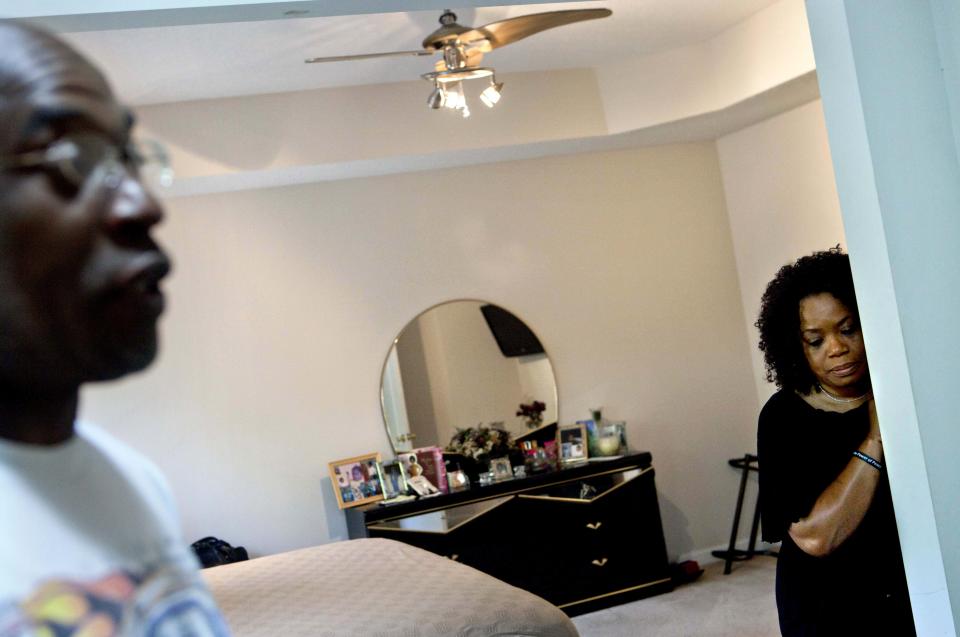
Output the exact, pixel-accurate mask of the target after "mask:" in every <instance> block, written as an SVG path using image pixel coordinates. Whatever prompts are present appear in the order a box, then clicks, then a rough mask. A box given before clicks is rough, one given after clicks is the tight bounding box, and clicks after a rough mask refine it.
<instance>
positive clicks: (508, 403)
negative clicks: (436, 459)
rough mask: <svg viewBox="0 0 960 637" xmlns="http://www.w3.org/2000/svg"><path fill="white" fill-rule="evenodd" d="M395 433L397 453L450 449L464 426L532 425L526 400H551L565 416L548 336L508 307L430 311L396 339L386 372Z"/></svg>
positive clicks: (546, 420) (477, 304) (387, 417)
mask: <svg viewBox="0 0 960 637" xmlns="http://www.w3.org/2000/svg"><path fill="white" fill-rule="evenodd" d="M380 399H381V406H382V408H383V419H384V422H385V423H386V427H387V435H388V436H389V437H390V443H391V444H392V445H393V450H394V452H395V453H400V452H401V451H409V450H411V449H414V448H417V447H430V446H439V447H445V446H446V445H447V443H449V442H450V439H451V438H452V437H453V435H454V434H455V433H456V431H457V429H464V428H466V427H476V426H477V425H478V424H483V425H485V426H489V425H490V424H491V423H495V422H500V423H503V427H504V428H505V429H506V430H507V431H509V432H510V433H511V434H513V436H514V437H517V436H520V435H522V434H525V433H527V432H529V431H531V428H530V426H529V425H528V423H527V422H526V421H525V420H524V419H523V418H522V417H520V416H517V415H516V414H517V411H519V409H520V405H521V404H530V403H532V402H534V401H538V402H541V403H543V404H544V405H546V408H545V410H544V411H543V418H542V423H543V424H550V423H554V422H557V383H556V379H555V377H554V374H553V365H552V364H551V363H550V359H549V358H548V357H547V354H546V352H545V351H544V349H543V346H542V345H541V344H540V340H539V339H538V338H537V337H536V335H535V334H534V333H533V331H532V330H531V329H530V328H529V327H527V325H526V324H525V323H524V322H523V321H522V320H520V319H519V318H517V317H516V316H515V315H513V314H511V313H510V312H508V311H507V310H505V309H503V308H501V307H499V306H497V305H493V304H492V303H486V302H484V301H450V302H447V303H442V304H440V305H435V306H434V307H431V308H430V309H428V310H426V311H425V312H423V313H422V314H420V315H419V316H417V317H416V318H414V319H413V320H412V321H410V322H409V323H408V324H407V326H406V327H404V328H403V330H402V331H401V332H400V335H399V336H397V338H396V339H395V340H394V341H393V345H392V346H391V347H390V351H389V352H388V353H387V360H386V362H385V363H384V365H383V374H382V375H381V378H380Z"/></svg>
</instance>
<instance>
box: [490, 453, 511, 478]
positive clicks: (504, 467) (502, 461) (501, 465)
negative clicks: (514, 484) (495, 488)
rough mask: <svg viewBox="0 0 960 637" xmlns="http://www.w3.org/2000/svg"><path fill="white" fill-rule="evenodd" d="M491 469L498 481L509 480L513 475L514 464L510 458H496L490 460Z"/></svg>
mask: <svg viewBox="0 0 960 637" xmlns="http://www.w3.org/2000/svg"><path fill="white" fill-rule="evenodd" d="M490 471H492V472H493V479H494V480H495V481H497V482H500V481H501V480H509V479H510V478H512V477H513V466H511V464H510V458H494V459H493V460H491V461H490Z"/></svg>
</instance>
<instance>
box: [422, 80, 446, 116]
mask: <svg viewBox="0 0 960 637" xmlns="http://www.w3.org/2000/svg"><path fill="white" fill-rule="evenodd" d="M445 101H446V93H445V92H444V90H443V89H442V88H440V85H439V84H436V85H435V86H434V87H433V90H432V91H430V97H428V98H427V106H429V107H430V108H432V109H434V110H436V109H438V108H440V107H441V106H443V103H444V102H445Z"/></svg>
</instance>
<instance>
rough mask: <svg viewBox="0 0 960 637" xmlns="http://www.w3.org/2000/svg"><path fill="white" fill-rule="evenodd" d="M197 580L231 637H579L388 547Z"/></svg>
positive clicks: (425, 558)
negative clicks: (206, 589)
mask: <svg viewBox="0 0 960 637" xmlns="http://www.w3.org/2000/svg"><path fill="white" fill-rule="evenodd" d="M203 574H204V578H205V579H206V581H207V584H208V585H209V586H210V590H211V591H212V592H213V596H214V598H215V599H216V601H217V603H218V604H219V605H220V608H221V610H222V611H223V614H224V616H225V618H226V620H227V623H228V624H229V625H230V628H231V630H232V631H233V634H234V636H235V637H279V636H282V637H347V636H349V637H361V636H370V637H446V636H450V637H480V636H483V637H497V636H501V635H503V636H505V635H516V636H520V637H577V630H576V628H574V626H573V623H572V622H571V621H570V620H569V618H567V616H566V615H565V614H564V613H563V611H561V610H559V609H558V608H556V607H555V606H553V605H552V604H550V603H548V602H546V601H544V600H543V599H541V598H539V597H537V596H535V595H533V594H531V593H528V592H526V591H523V590H520V589H519V588H514V587H513V586H510V585H509V584H506V583H504V582H501V581H500V580H498V579H495V578H493V577H490V576H489V575H486V574H484V573H481V572H480V571H477V570H475V569H472V568H470V567H468V566H464V565H462V564H458V563H456V562H454V561H452V560H449V559H447V558H444V557H440V556H439V555H435V554H433V553H429V552H427V551H423V550H421V549H418V548H415V547H412V546H409V545H407V544H402V543H400V542H395V541H393V540H384V539H362V540H350V541H347V542H334V543H331V544H324V545H322V546H315V547H312V548H307V549H301V550H299V551H292V552H289V553H281V554H279V555H272V556H269V557H262V558H258V559H254V560H250V561H247V562H239V563H236V564H227V565H225V566H218V567H216V568H211V569H207V570H205V571H203Z"/></svg>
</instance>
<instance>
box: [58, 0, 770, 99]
mask: <svg viewBox="0 0 960 637" xmlns="http://www.w3.org/2000/svg"><path fill="white" fill-rule="evenodd" d="M775 2H776V0H605V1H602V2H565V3H560V4H526V5H519V6H502V7H479V8H470V9H463V10H457V9H454V11H456V12H457V14H458V16H459V20H458V21H459V22H460V23H461V24H464V25H468V26H479V25H483V24H487V23H489V22H494V21H497V20H502V19H504V18H509V17H514V16H518V15H524V14H527V13H538V12H541V11H552V10H561V9H563V10H565V9H572V8H596V7H608V8H610V9H612V10H613V16H612V17H610V18H606V19H602V20H595V21H591V22H584V23H580V24H574V25H569V26H565V27H560V28H558V29H555V30H551V31H547V32H544V33H540V34H537V35H535V36H532V37H530V38H528V39H526V40H522V41H520V42H517V43H515V44H512V45H510V46H507V47H504V48H502V49H497V50H495V51H493V52H492V53H490V54H488V55H487V56H486V57H485V59H484V64H485V65H487V66H493V67H495V68H496V69H497V70H498V72H500V73H510V72H518V71H536V70H546V69H561V68H583V67H596V66H600V65H602V64H604V63H605V62H609V61H617V60H621V59H624V58H628V57H635V56H641V55H647V54H650V53H655V52H658V51H665V50H669V49H674V48H677V47H681V46H685V45H689V44H694V43H697V42H701V41H704V40H707V39H709V38H711V37H713V36H715V35H716V34H718V33H720V32H722V31H724V30H725V29H727V28H729V27H731V26H733V25H734V24H736V23H738V22H740V21H741V20H743V19H745V18H747V17H748V16H750V15H752V14H754V13H756V12H757V11H759V10H761V9H763V8H765V7H767V6H769V5H771V4H774V3H775ZM438 17H439V12H438V11H416V12H404V13H380V14H365V15H354V16H330V17H303V18H296V19H284V20H269V21H257V22H231V23H221V24H193V25H186V26H171V27H147V28H138V29H116V30H105V31H86V32H78V33H68V34H64V35H65V37H67V38H68V39H69V40H70V41H72V42H73V43H74V44H75V45H76V46H78V47H79V48H80V49H81V50H83V51H84V52H86V53H87V54H88V55H90V56H91V57H92V58H93V59H94V60H96V61H97V62H98V63H99V64H101V65H102V66H103V67H104V68H105V69H106V71H107V74H108V76H109V77H110V78H111V80H112V82H113V84H114V86H115V88H116V90H117V92H118V93H119V94H120V96H121V98H122V99H124V100H125V101H127V102H128V103H132V104H138V105H142V104H153V103H162V102H175V101H182V100H193V99H205V98H216V97H227V96H236V95H250V94H259V93H275V92H282V91H299V90H308V89H315V88H324V87H331V86H345V85H356V84H374V83H385V82H398V81H409V80H414V79H417V78H418V77H419V74H420V73H423V72H425V71H428V70H430V68H431V66H432V64H431V60H430V58H426V57H420V58H414V57H411V58H386V59H377V60H363V61H353V62H338V63H331V64H310V65H308V64H304V63H303V59H304V58H307V57H314V56H332V55H348V54H355V53H370V52H381V51H395V50H410V49H416V48H419V46H420V41H421V40H422V39H423V37H424V36H425V35H426V34H427V33H429V32H430V31H432V30H433V29H434V28H436V27H437V26H438V25H437V22H436V21H437V18H438Z"/></svg>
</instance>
